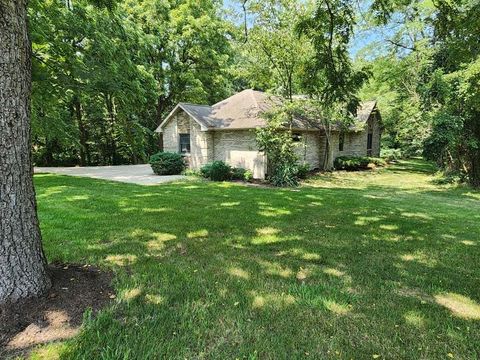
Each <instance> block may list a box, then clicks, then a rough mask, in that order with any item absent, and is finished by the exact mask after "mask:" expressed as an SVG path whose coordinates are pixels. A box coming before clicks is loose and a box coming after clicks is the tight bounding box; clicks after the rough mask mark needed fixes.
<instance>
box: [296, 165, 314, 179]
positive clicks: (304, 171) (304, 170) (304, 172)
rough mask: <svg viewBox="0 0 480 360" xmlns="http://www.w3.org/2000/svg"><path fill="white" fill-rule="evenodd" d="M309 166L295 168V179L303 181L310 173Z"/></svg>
mask: <svg viewBox="0 0 480 360" xmlns="http://www.w3.org/2000/svg"><path fill="white" fill-rule="evenodd" d="M310 170H311V169H310V165H309V164H306V163H305V164H300V165H298V166H297V178H299V179H301V180H305V179H306V178H307V176H308V173H309V172H310Z"/></svg>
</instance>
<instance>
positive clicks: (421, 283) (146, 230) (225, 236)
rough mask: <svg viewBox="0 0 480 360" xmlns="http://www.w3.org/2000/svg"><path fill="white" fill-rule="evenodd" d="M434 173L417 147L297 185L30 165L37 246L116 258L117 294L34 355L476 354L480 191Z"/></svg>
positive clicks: (75, 258) (80, 256) (109, 264)
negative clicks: (444, 181) (101, 174)
mask: <svg viewBox="0 0 480 360" xmlns="http://www.w3.org/2000/svg"><path fill="white" fill-rule="evenodd" d="M433 171H435V170H433ZM433 179H434V176H433V174H432V167H431V165H430V164H428V163H426V162H422V161H418V160H412V161H401V162H399V163H398V164H395V165H393V166H391V167H390V168H388V169H385V170H383V171H381V172H378V173H376V174H375V175H374V176H373V175H372V176H368V175H367V176H366V174H359V173H333V174H322V175H319V176H318V177H316V178H315V179H312V180H310V184H312V185H314V186H305V187H303V188H302V189H301V191H284V190H281V189H280V190H275V189H264V188H261V187H260V188H258V187H255V188H253V187H245V186H239V185H234V184H232V185H230V184H229V185H228V186H225V185H224V184H221V183H210V182H201V181H198V182H195V183H194V184H192V181H187V182H183V183H175V184H163V185H159V186H138V185H133V184H124V183H113V182H107V181H101V180H95V179H87V178H80V177H70V176H57V175H51V174H39V175H36V176H35V183H36V190H37V194H38V205H39V206H38V211H39V216H40V219H41V227H42V235H43V241H44V247H45V252H46V256H47V258H48V259H49V261H53V260H54V259H55V260H57V261H61V262H62V263H76V264H82V263H83V264H91V265H92V266H95V267H100V268H102V269H111V270H112V271H113V273H114V274H115V281H114V282H113V286H114V290H115V294H116V299H115V301H112V303H111V306H107V308H105V309H103V310H102V311H100V312H99V313H98V314H96V315H95V316H94V317H93V319H91V320H89V319H85V321H84V324H83V325H84V326H83V327H82V331H81V332H80V333H79V334H78V335H76V336H75V337H74V338H72V339H69V340H68V341H60V342H55V344H57V345H55V346H57V351H58V352H59V353H58V352H53V354H51V355H52V356H50V352H46V351H45V347H44V346H40V345H39V346H40V347H37V346H36V347H35V348H34V349H32V352H34V355H32V359H55V358H60V359H78V360H80V359H105V360H106V359H112V360H113V359H125V360H126V358H127V357H128V358H129V359H131V360H133V359H172V358H173V359H198V358H205V357H208V358H211V359H230V358H234V357H238V358H240V359H243V358H245V359H252V360H253V359H271V358H273V357H281V358H284V359H299V358H305V357H306V353H308V354H309V356H308V357H307V358H310V359H325V358H327V356H326V354H328V351H330V353H331V354H332V355H333V356H331V357H332V358H341V359H371V360H372V359H373V358H374V357H372V354H380V357H379V359H381V358H389V359H418V358H422V359H431V360H445V359H448V358H450V357H449V356H448V355H447V354H448V353H449V352H452V353H453V354H454V358H455V359H475V358H477V357H478V356H477V354H478V348H479V346H478V338H479V333H480V321H478V320H475V319H477V318H478V307H477V306H478V303H479V301H480V299H479V298H478V297H479V284H478V280H477V279H480V267H479V266H478V264H479V263H480V252H479V251H478V247H479V246H480V239H479V236H478V234H480V221H479V218H478V216H479V214H480V191H474V190H472V189H469V188H465V187H461V188H458V187H453V186H446V187H445V186H443V187H438V186H436V185H434V184H432V182H431V181H432V180H433ZM107 239H108V243H106V240H107ZM400 239H402V240H403V241H401V240H400ZM359 252H361V254H359ZM412 259H413V260H412ZM400 265H402V266H403V267H400ZM305 276H306V279H305V280H303V278H304V277H305ZM297 278H298V279H297ZM352 286H354V287H355V291H352ZM412 289H415V290H414V291H413V290H412ZM407 295H408V296H407ZM427 295H428V296H432V297H435V298H437V299H438V300H439V303H438V304H437V303H433V302H432V303H431V302H429V300H428V299H429V297H427ZM418 296H422V297H421V298H418ZM423 296H425V298H424V297H423ZM421 299H425V300H426V301H427V302H426V303H425V304H421ZM432 301H433V300H432ZM440 303H441V304H444V305H445V306H441V305H440ZM207 306H208V307H207ZM464 316H465V317H466V316H470V318H469V319H466V318H464ZM272 321H274V326H271V327H270V326H269V324H272ZM419 326H420V328H419ZM422 326H425V327H426V328H427V327H428V331H424V330H423V328H422ZM178 329H180V330H178ZM173 331H175V332H176V334H174V333H173ZM448 334H452V335H454V336H448ZM366 335H367V336H366ZM331 336H333V338H331ZM206 339H208V344H207V343H206ZM405 339H408V346H406V343H405ZM237 341H241V342H242V344H241V346H239V345H238V342H237ZM219 343H221V346H209V347H208V356H205V354H206V345H207V346H208V345H209V344H210V345H212V344H219ZM58 344H61V348H60V349H58V346H59V345H58ZM292 344H295V345H294V346H292ZM49 346H53V345H49ZM419 348H421V349H422V350H421V351H420V350H418V349H419ZM337 352H338V353H339V354H340V355H339V356H337V355H334V354H336V353H337ZM126 354H132V355H126ZM272 354H273V355H272ZM276 354H281V355H280V356H275V355H276ZM29 356H30V355H29Z"/></svg>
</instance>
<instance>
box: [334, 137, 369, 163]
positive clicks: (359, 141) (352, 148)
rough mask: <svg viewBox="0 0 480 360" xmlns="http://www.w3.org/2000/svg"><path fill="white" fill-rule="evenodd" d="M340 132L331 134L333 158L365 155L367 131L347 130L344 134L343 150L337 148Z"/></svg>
mask: <svg viewBox="0 0 480 360" xmlns="http://www.w3.org/2000/svg"><path fill="white" fill-rule="evenodd" d="M339 143H340V133H339V132H334V133H333V136H332V153H333V157H332V158H333V159H335V158H337V157H339V156H366V155H367V131H365V130H364V131H357V132H348V133H346V134H345V142H344V143H343V151H340V150H339Z"/></svg>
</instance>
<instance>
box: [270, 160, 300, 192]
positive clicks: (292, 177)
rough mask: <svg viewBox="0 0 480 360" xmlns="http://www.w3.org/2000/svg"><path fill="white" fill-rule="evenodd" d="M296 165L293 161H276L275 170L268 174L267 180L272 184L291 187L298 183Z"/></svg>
mask: <svg viewBox="0 0 480 360" xmlns="http://www.w3.org/2000/svg"><path fill="white" fill-rule="evenodd" d="M297 174H298V167H297V165H296V164H295V163H288V162H285V163H278V164H276V168H275V171H274V172H273V173H272V174H271V175H270V176H268V179H267V180H268V181H269V182H270V183H271V184H272V185H273V186H279V187H293V186H297V185H298V178H297Z"/></svg>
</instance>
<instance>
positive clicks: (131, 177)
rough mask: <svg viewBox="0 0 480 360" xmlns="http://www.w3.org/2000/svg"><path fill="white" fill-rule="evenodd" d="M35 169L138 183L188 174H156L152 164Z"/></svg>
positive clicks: (154, 182)
mask: <svg viewBox="0 0 480 360" xmlns="http://www.w3.org/2000/svg"><path fill="white" fill-rule="evenodd" d="M34 171H35V173H53V174H61V175H72V176H82V177H89V178H94V179H104V180H112V181H120V182H125V183H132V184H138V185H156V184H162V183H167V182H172V181H178V180H184V179H186V176H183V175H168V176H158V175H155V174H154V173H153V171H152V168H151V167H150V165H118V166H86V167H36V168H35V169H34Z"/></svg>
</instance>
